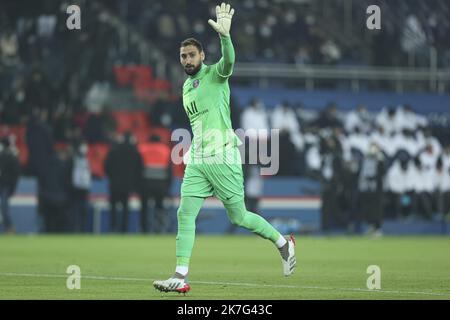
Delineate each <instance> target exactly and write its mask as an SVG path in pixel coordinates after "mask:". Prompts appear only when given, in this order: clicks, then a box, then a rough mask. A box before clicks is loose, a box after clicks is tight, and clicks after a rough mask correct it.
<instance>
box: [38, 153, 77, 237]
mask: <svg viewBox="0 0 450 320" xmlns="http://www.w3.org/2000/svg"><path fill="white" fill-rule="evenodd" d="M69 176H70V172H69V153H68V150H66V149H60V150H58V151H57V152H56V153H54V154H53V155H52V156H51V157H50V159H49V166H48V170H47V172H46V174H45V175H44V176H42V177H40V178H38V211H39V213H40V215H41V216H42V218H43V220H44V229H43V231H44V232H47V233H54V232H58V233H60V232H68V231H69V225H70V223H69V219H68V205H69V191H70V180H69V179H68V177H69Z"/></svg>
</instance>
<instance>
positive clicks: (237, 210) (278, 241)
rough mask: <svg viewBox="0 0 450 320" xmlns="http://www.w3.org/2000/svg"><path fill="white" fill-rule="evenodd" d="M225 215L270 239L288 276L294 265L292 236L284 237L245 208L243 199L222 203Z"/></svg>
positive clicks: (238, 224) (232, 221)
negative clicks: (225, 211) (278, 252)
mask: <svg viewBox="0 0 450 320" xmlns="http://www.w3.org/2000/svg"><path fill="white" fill-rule="evenodd" d="M224 206H225V209H226V210H227V215H228V217H229V219H230V221H231V223H233V224H234V225H237V226H240V227H243V228H245V229H247V230H250V231H251V232H253V233H256V234H257V235H259V236H261V237H262V238H264V239H269V240H270V241H272V242H273V243H274V244H275V245H276V247H277V248H278V250H279V251H280V255H281V257H282V263H283V273H284V275H285V276H289V275H291V274H292V273H293V272H294V268H295V266H296V258H295V250H294V246H295V240H294V237H293V236H290V237H288V238H285V237H284V236H282V235H281V234H280V232H278V231H277V230H276V229H275V228H274V227H273V226H272V225H271V224H270V223H269V222H268V221H267V220H266V219H264V218H263V217H261V216H260V215H258V214H255V213H253V212H250V211H248V210H247V209H246V207H245V203H244V200H243V199H242V200H240V201H238V202H234V203H224Z"/></svg>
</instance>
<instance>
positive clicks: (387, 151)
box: [369, 126, 395, 157]
mask: <svg viewBox="0 0 450 320" xmlns="http://www.w3.org/2000/svg"><path fill="white" fill-rule="evenodd" d="M369 141H370V142H371V143H375V144H376V145H377V147H378V148H379V149H380V151H381V152H383V154H384V155H385V156H388V157H392V156H394V154H395V150H394V148H393V146H392V140H391V137H390V136H388V135H387V134H386V133H385V131H384V127H383V126H379V127H377V129H376V130H375V131H373V132H372V133H371V134H370V138H369Z"/></svg>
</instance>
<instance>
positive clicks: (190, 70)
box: [184, 63, 202, 76]
mask: <svg viewBox="0 0 450 320" xmlns="http://www.w3.org/2000/svg"><path fill="white" fill-rule="evenodd" d="M189 66H192V65H189ZM201 67H202V64H201V63H199V64H198V65H197V66H194V67H193V68H188V65H186V66H185V67H184V72H186V74H187V75H188V76H194V75H196V74H197V72H199V71H200V68H201Z"/></svg>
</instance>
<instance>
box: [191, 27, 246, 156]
mask: <svg viewBox="0 0 450 320" xmlns="http://www.w3.org/2000/svg"><path fill="white" fill-rule="evenodd" d="M220 42H221V48H222V57H221V59H220V60H219V62H217V63H216V64H213V65H206V64H202V66H201V68H200V70H199V71H198V72H197V74H195V75H193V76H189V77H188V79H186V81H185V82H184V85H183V107H184V110H185V111H186V114H187V116H188V118H189V122H190V124H191V128H192V133H193V135H194V137H193V139H192V144H191V151H190V152H191V156H194V157H195V158H204V157H210V156H212V155H215V154H218V153H220V152H223V151H224V150H225V149H228V148H230V147H233V146H237V145H239V144H241V142H240V140H239V138H238V137H237V136H236V135H235V133H234V131H233V128H232V125H231V117H230V86H229V84H228V78H229V77H230V76H231V74H232V72H233V66H234V48H233V44H232V42H231V39H230V37H224V36H220Z"/></svg>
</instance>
